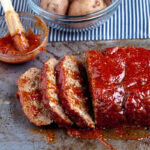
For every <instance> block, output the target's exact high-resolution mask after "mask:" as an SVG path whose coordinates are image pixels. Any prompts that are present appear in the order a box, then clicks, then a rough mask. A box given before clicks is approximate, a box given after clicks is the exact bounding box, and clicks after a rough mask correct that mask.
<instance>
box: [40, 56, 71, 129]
mask: <svg viewBox="0 0 150 150" xmlns="http://www.w3.org/2000/svg"><path fill="white" fill-rule="evenodd" d="M57 63H58V61H57V60H56V59H55V58H50V59H49V60H48V61H46V62H45V63H44V66H43V69H42V71H41V90H42V94H43V99H42V100H43V104H44V106H45V108H46V110H47V112H48V113H49V115H50V116H51V118H52V120H53V121H54V122H56V123H57V124H58V125H59V126H64V127H67V126H70V125H72V121H71V120H70V119H69V118H68V116H67V115H66V114H65V113H64V110H63V108H62V107H61V104H60V102H59V99H58V95H57V91H58V89H57V86H56V76H55V70H54V68H55V66H56V65H57Z"/></svg>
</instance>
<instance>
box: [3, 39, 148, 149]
mask: <svg viewBox="0 0 150 150" xmlns="http://www.w3.org/2000/svg"><path fill="white" fill-rule="evenodd" d="M129 45H130V46H135V47H145V48H148V49H150V40H148V39H147V40H121V41H119V40H118V41H87V42H69V43H58V42H57V43H49V44H48V45H47V53H45V52H42V53H41V54H40V55H38V56H37V57H36V59H34V60H33V61H31V62H27V63H24V64H17V65H12V64H6V63H2V62H0V150H107V148H106V147H105V146H103V144H101V143H100V142H99V141H97V140H81V139H75V138H71V137H69V136H68V135H67V134H66V133H65V131H64V130H63V129H55V127H54V126H53V127H51V126H49V127H47V128H49V129H51V128H52V130H55V131H56V136H57V141H56V143H55V144H48V143H47V141H46V139H45V138H46V137H45V136H44V135H43V133H42V132H41V129H40V128H37V127H35V126H34V125H32V124H31V123H29V121H28V120H27V118H26V117H25V115H24V114H23V112H22V110H21V105H20V102H19V100H18V99H17V98H16V92H17V86H16V81H17V78H18V77H19V75H20V74H21V73H23V72H24V71H26V70H27V69H29V68H30V67H38V68H41V67H42V65H43V63H44V62H45V61H46V60H47V59H48V58H50V57H55V58H57V59H60V58H61V57H63V56H64V55H75V56H82V55H83V52H84V50H86V49H103V48H106V47H113V46H129ZM109 143H111V144H112V145H113V146H114V147H116V148H117V149H118V150H149V149H150V148H149V147H150V139H144V140H139V141H129V140H110V141H109Z"/></svg>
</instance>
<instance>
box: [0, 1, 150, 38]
mask: <svg viewBox="0 0 150 150" xmlns="http://www.w3.org/2000/svg"><path fill="white" fill-rule="evenodd" d="M12 1H13V5H14V6H15V9H16V11H28V12H31V10H30V8H29V7H28V5H27V0H12ZM0 13H1V14H3V11H2V9H1V8H0ZM145 38H150V0H122V4H121V5H120V6H119V7H118V9H117V11H116V12H115V13H114V15H113V16H111V18H110V19H109V20H107V21H106V22H105V23H104V24H103V25H101V26H100V27H98V28H95V29H93V30H89V31H82V32H64V31H58V30H56V29H52V28H50V34H49V41H82V40H116V39H145Z"/></svg>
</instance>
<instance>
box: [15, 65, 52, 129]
mask: <svg viewBox="0 0 150 150" xmlns="http://www.w3.org/2000/svg"><path fill="white" fill-rule="evenodd" d="M39 83H40V70H39V69H37V68H31V69H29V70H27V71H26V72H25V73H23V74H22V75H21V76H20V77H19V79H18V82H17V84H18V94H19V98H20V102H21V105H22V109H23V111H24V113H25V115H26V116H27V118H28V119H29V120H30V122H31V123H33V124H35V125H36V126H42V125H49V124H51V123H52V120H51V118H50V117H49V115H48V114H47V111H46V110H45V108H44V105H43V103H42V95H41V91H40V85H39Z"/></svg>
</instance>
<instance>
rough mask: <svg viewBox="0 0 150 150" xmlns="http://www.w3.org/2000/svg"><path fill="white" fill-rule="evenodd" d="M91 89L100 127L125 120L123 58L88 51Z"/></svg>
mask: <svg viewBox="0 0 150 150" xmlns="http://www.w3.org/2000/svg"><path fill="white" fill-rule="evenodd" d="M86 63H87V70H88V74H89V84H90V91H91V95H92V102H93V108H94V114H95V123H96V126H97V127H99V128H103V127H116V126H119V125H121V124H122V122H123V121H124V120H125V116H124V112H123V103H124V95H125V90H124V87H123V86H122V84H121V83H122V81H123V79H124V77H125V63H124V60H123V59H121V58H119V57H118V58H117V59H115V58H113V59H111V58H107V56H104V55H103V54H102V53H101V52H99V51H98V50H92V51H86Z"/></svg>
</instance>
